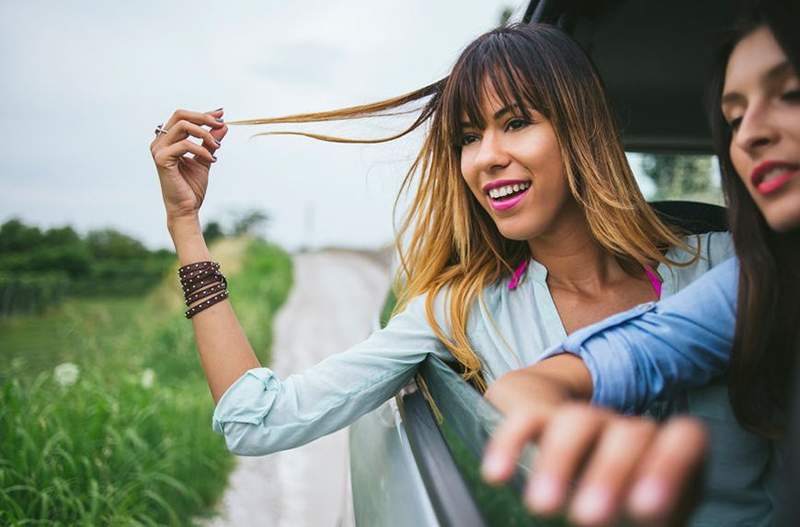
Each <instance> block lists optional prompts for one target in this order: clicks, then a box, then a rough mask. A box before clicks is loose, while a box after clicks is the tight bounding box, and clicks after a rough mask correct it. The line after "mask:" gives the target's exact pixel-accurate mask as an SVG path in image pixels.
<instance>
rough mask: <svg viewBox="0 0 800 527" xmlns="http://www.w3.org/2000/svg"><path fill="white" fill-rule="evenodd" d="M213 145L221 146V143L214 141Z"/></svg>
mask: <svg viewBox="0 0 800 527" xmlns="http://www.w3.org/2000/svg"><path fill="white" fill-rule="evenodd" d="M214 144H215V145H217V146H222V143H220V142H219V140H218V139H214Z"/></svg>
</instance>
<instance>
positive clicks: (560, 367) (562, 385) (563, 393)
mask: <svg viewBox="0 0 800 527" xmlns="http://www.w3.org/2000/svg"><path fill="white" fill-rule="evenodd" d="M591 397H592V378H591V375H590V374H589V370H588V369H587V368H586V366H585V365H584V363H583V361H582V360H580V359H579V358H577V357H575V356H572V355H567V354H564V355H557V356H555V357H552V358H550V359H547V360H545V361H542V362H540V363H537V364H534V365H533V366H529V367H527V368H523V369H520V370H515V371H512V372H510V373H507V374H506V375H504V376H503V377H501V378H500V379H499V380H498V381H497V382H496V383H494V384H493V385H492V386H490V387H489V389H488V390H487V392H486V398H487V399H488V400H489V401H490V402H491V403H492V404H494V405H495V406H496V407H497V408H498V409H499V410H500V411H501V412H503V413H505V414H507V413H509V412H511V411H513V410H515V409H517V408H518V407H519V406H527V405H534V404H538V405H545V404H547V405H557V404H559V403H562V402H565V401H568V400H575V399H578V400H588V399H591Z"/></svg>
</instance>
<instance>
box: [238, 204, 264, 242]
mask: <svg viewBox="0 0 800 527" xmlns="http://www.w3.org/2000/svg"><path fill="white" fill-rule="evenodd" d="M269 221H270V217H269V214H267V213H266V212H265V211H263V210H260V209H249V210H245V211H242V212H238V213H236V214H235V216H234V220H233V225H232V227H231V233H232V234H233V235H234V236H241V235H243V234H255V233H256V231H258V230H259V229H264V228H266V226H267V225H268V224H269Z"/></svg>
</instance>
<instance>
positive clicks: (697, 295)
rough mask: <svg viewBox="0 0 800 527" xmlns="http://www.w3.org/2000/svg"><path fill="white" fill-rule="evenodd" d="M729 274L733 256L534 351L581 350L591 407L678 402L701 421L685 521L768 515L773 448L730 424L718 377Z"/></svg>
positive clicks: (734, 284)
mask: <svg viewBox="0 0 800 527" xmlns="http://www.w3.org/2000/svg"><path fill="white" fill-rule="evenodd" d="M738 277H739V264H738V261H737V260H736V259H735V258H731V259H729V260H728V261H726V262H724V263H722V264H720V265H718V266H716V267H715V268H714V269H713V270H711V271H709V272H708V273H706V274H705V275H704V276H703V277H701V278H700V279H698V280H697V281H696V282H694V283H693V284H692V285H690V286H689V287H687V288H686V289H684V290H682V291H681V292H680V293H678V294H676V295H674V296H671V297H669V298H666V299H664V300H663V301H661V302H658V303H655V302H651V303H647V304H642V305H640V306H637V307H636V308H634V309H632V310H630V311H627V312H624V313H620V314H617V315H615V316H612V317H610V318H608V319H606V320H604V321H602V322H599V323H597V324H594V325H592V326H589V327H586V328H583V329H581V330H579V331H576V332H575V333H573V334H572V335H570V336H569V337H568V338H567V339H566V340H565V341H564V343H563V344H561V345H558V346H556V347H555V348H553V349H551V350H548V351H547V352H546V353H545V354H544V355H542V357H541V358H540V360H544V359H546V358H549V357H552V356H553V355H557V354H560V353H564V352H568V353H572V354H575V355H577V356H579V357H581V359H583V361H584V363H585V364H586V366H587V368H588V369H589V371H590V373H591V377H592V381H593V383H594V393H593V399H592V400H593V402H594V403H595V404H598V405H602V406H607V407H611V408H614V409H616V410H618V411H621V412H623V413H628V414H639V413H642V412H643V411H645V410H646V409H648V408H652V405H653V403H654V402H659V401H664V400H665V399H666V400H669V401H673V402H675V401H680V402H681V403H679V404H678V406H679V407H680V408H679V410H682V411H683V412H686V413H689V414H691V415H694V416H695V417H697V418H699V419H701V420H702V421H703V422H704V424H705V425H706V427H707V429H708V431H709V435H710V444H711V452H710V457H709V460H708V464H707V472H706V481H705V489H704V493H705V499H704V500H703V502H702V503H701V505H700V506H699V507H698V509H697V511H695V513H694V515H693V516H692V518H691V522H690V524H691V525H693V526H714V525H726V526H727V525H741V526H745V525H747V526H751V525H755V526H760V525H764V526H766V525H771V524H772V522H773V514H774V512H773V511H774V508H775V505H776V503H775V500H776V490H777V489H776V485H777V471H778V470H779V468H780V464H781V455H780V452H779V451H778V449H777V445H776V444H775V443H774V442H773V441H770V440H768V439H765V438H762V437H760V436H758V435H756V434H753V433H750V432H748V431H746V430H744V429H743V428H741V427H740V426H739V425H738V422H737V421H736V417H735V415H734V414H733V409H732V408H731V406H730V404H729V402H728V393H727V387H726V384H725V380H724V378H723V377H722V375H723V374H724V372H725V370H726V368H727V365H728V361H729V359H730V350H731V343H732V342H733V336H734V330H735V325H736V297H737V289H738Z"/></svg>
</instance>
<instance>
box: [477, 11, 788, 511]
mask: <svg viewBox="0 0 800 527" xmlns="http://www.w3.org/2000/svg"><path fill="white" fill-rule="evenodd" d="M798 15H799V14H798V6H797V5H795V4H790V3H788V2H775V1H762V2H757V3H755V4H754V5H753V7H752V8H751V11H750V12H749V13H748V15H747V17H746V18H745V22H744V23H743V24H742V25H741V26H740V28H739V29H738V30H737V32H736V34H735V35H734V36H733V37H732V38H731V40H730V43H729V44H728V45H727V46H725V47H724V48H723V50H722V53H721V56H720V61H719V65H718V68H717V71H716V72H715V73H716V75H715V77H714V79H715V80H714V82H713V83H712V85H711V91H710V95H711V97H710V98H711V104H710V112H711V120H712V131H713V134H714V141H715V146H716V150H717V154H718V156H719V158H720V162H721V166H722V171H723V187H724V190H725V194H726V197H727V201H728V205H729V214H730V225H731V230H732V234H733V237H734V243H735V247H736V253H737V257H738V259H737V260H731V261H730V262H726V263H725V264H722V265H720V266H718V267H717V268H716V269H714V270H713V271H711V272H710V273H708V274H707V275H706V276H704V277H702V278H701V279H700V280H698V281H697V282H696V283H695V284H693V285H692V286H690V287H688V288H687V289H685V290H684V291H683V292H681V293H680V294H678V295H676V296H673V297H671V298H670V299H667V300H665V301H664V302H662V303H660V304H652V305H644V306H641V307H640V308H638V309H637V310H634V311H632V312H629V313H624V314H620V315H618V316H616V317H612V318H611V319H609V320H608V321H604V322H601V323H600V324H598V325H596V326H593V327H589V328H586V329H584V330H582V331H579V332H577V333H576V334H574V335H572V336H570V337H569V338H568V339H567V341H565V343H563V345H561V346H559V347H557V348H556V349H555V350H553V351H551V352H548V353H547V354H546V355H545V357H548V358H546V359H545V360H543V361H541V362H539V363H538V364H536V365H534V366H532V367H530V368H528V369H526V370H521V371H519V372H513V373H511V374H509V375H507V376H506V377H504V378H502V379H500V380H499V381H498V382H497V383H495V384H494V385H493V386H492V387H491V388H490V390H489V392H488V394H487V397H489V398H490V399H491V400H492V401H493V402H495V403H496V404H497V405H498V406H499V407H501V408H502V409H503V410H504V411H505V412H506V413H507V415H508V419H507V422H506V424H505V425H504V426H503V427H501V428H500V429H499V430H498V431H497V434H496V436H495V438H494V442H493V444H492V445H490V447H489V449H488V451H487V457H486V464H485V469H486V470H485V473H486V475H487V478H488V479H490V480H492V481H498V480H502V479H505V478H506V477H508V474H509V472H510V470H511V468H512V467H513V460H514V459H515V458H516V456H517V455H518V449H519V448H520V447H521V445H522V444H524V440H525V439H532V438H535V437H539V436H541V438H542V441H541V445H540V451H539V456H538V457H537V460H536V462H535V468H534V471H533V473H534V474H535V479H534V481H533V482H532V484H531V489H530V491H531V493H532V497H531V500H530V503H531V506H532V508H533V509H534V510H537V511H540V512H552V511H554V510H557V509H559V508H560V507H561V506H562V504H563V503H564V501H565V498H566V488H567V487H566V482H567V481H568V480H570V479H571V478H572V476H573V474H574V473H575V471H576V469H577V466H578V462H579V460H580V459H584V456H585V455H586V453H587V451H589V450H590V449H592V447H593V445H597V448H596V450H595V452H596V455H595V457H594V459H593V460H592V461H591V462H590V463H589V468H588V469H587V471H586V476H585V477H584V479H583V481H582V482H581V483H580V485H579V488H578V491H577V494H576V497H575V500H574V501H573V508H572V511H573V516H574V519H576V520H577V521H579V522H580V523H584V524H588V525H594V524H597V523H603V522H605V521H608V519H609V518H610V517H612V516H613V515H614V514H615V513H616V512H617V511H618V509H619V505H620V502H621V501H623V500H624V499H626V496H628V491H626V489H630V496H631V498H630V499H631V502H630V503H629V505H630V510H631V511H632V512H633V513H638V515H639V517H642V516H645V517H646V516H648V515H650V514H658V513H663V512H664V511H665V510H666V509H667V508H668V507H667V506H668V505H669V504H670V503H673V504H674V500H675V499H676V496H677V494H676V492H675V491H676V488H677V487H676V485H675V483H676V481H678V480H680V478H681V477H683V476H684V475H685V474H686V473H687V470H684V469H688V467H690V466H692V465H693V464H694V463H695V462H696V461H697V459H698V456H697V455H696V454H697V452H699V451H700V450H701V448H702V445H703V440H702V436H699V435H698V434H697V430H696V429H685V430H686V431H685V435H684V434H681V433H679V434H677V435H675V436H674V437H675V438H677V441H675V439H674V438H673V439H671V441H675V442H671V443H670V444H671V446H670V448H666V449H663V448H662V447H663V444H661V445H659V444H658V441H659V440H658V437H659V435H658V432H657V430H656V428H655V427H653V426H649V425H647V424H643V423H641V422H636V421H634V422H631V421H630V420H626V419H623V418H615V417H613V416H612V415H611V414H609V413H607V412H605V411H603V410H601V409H591V408H589V407H588V406H584V405H578V406H570V407H564V408H562V407H561V406H560V403H561V402H563V401H564V400H565V399H574V398H592V400H593V402H595V403H596V404H598V405H600V406H608V407H611V408H614V409H617V410H621V411H623V412H626V413H637V412H640V411H641V410H643V409H644V408H646V407H647V406H648V405H649V404H650V403H651V402H652V401H654V400H655V399H656V398H658V397H660V396H663V395H674V394H675V393H676V392H677V391H679V390H680V389H682V388H685V387H687V386H703V385H705V384H706V383H708V382H709V381H710V380H712V379H714V378H716V377H717V376H719V375H722V374H724V373H727V377H726V378H725V379H724V381H725V382H726V383H727V386H728V388H729V393H730V401H731V406H732V408H733V411H734V413H735V416H736V418H737V420H738V422H739V423H740V424H741V426H742V427H744V428H746V429H747V430H749V431H751V432H753V433H754V434H756V435H757V436H758V437H761V438H763V439H764V441H774V440H778V439H780V438H782V437H783V435H784V431H785V429H786V426H787V415H788V411H789V408H788V407H789V403H788V401H789V388H790V382H791V374H792V372H793V371H795V370H794V367H793V365H794V363H795V362H796V361H797V358H798V357H799V356H800V301H799V300H798V298H800V78H798V72H799V71H800V34H799V33H798V32H797V30H796V28H797V25H798V22H800V16H798ZM565 352H566V353H565ZM557 410H563V411H558V412H557ZM557 413H558V415H556V414H557ZM706 417H710V418H711V419H709V420H708V423H709V425H710V426H711V428H712V435H711V438H712V441H711V461H712V466H711V473H710V479H714V477H715V470H716V471H717V475H719V474H721V473H723V472H724V473H725V474H727V475H728V476H729V477H730V484H731V485H732V486H739V487H740V488H741V489H742V490H745V485H744V483H745V482H744V481H743V480H742V479H737V478H736V476H737V475H741V474H742V473H743V471H744V470H746V469H748V468H752V467H753V466H756V465H757V464H758V463H764V458H763V455H762V454H759V453H758V452H753V451H747V452H745V451H743V452H742V457H740V458H739V459H724V460H722V461H720V462H724V463H726V464H727V467H718V466H717V465H715V454H718V453H719V452H720V451H722V450H724V449H726V448H727V447H728V445H727V444H726V442H727V441H728V440H729V438H728V437H726V436H724V435H719V434H718V435H716V436H715V434H714V427H715V426H716V425H717V424H718V423H719V420H720V419H722V418H724V416H723V415H720V414H713V413H712V414H711V415H707V416H706ZM681 426H685V423H682V424H681ZM692 426H693V425H689V427H690V428H691V427H692ZM682 436H683V437H686V438H687V439H688V440H689V441H690V443H691V445H693V448H691V449H689V450H691V454H690V455H689V456H688V457H689V458H691V459H688V461H687V456H686V454H687V449H686V446H687V445H681V444H680V438H681V437H682ZM564 437H568V438H570V439H568V440H567V441H566V442H564V441H555V440H554V438H564ZM754 444H755V443H754ZM650 445H655V446H654V448H656V450H657V457H658V459H659V460H660V461H656V462H653V459H652V458H653V452H652V451H651V450H648V449H649V447H650ZM793 448H797V445H794V446H793ZM670 456H675V458H674V459H675V461H676V464H677V466H678V467H679V468H680V470H677V471H675V470H673V471H672V472H671V473H670V467H669V458H670ZM754 456H755V457H754ZM615 460H616V461H615ZM717 460H718V461H719V458H718V457H717ZM684 461H687V462H684ZM767 461H768V462H767V463H765V464H764V472H763V477H762V480H761V481H756V482H754V483H756V484H758V485H759V486H761V490H762V494H763V495H764V496H766V498H767V499H768V500H770V501H771V500H773V499H774V498H775V496H776V493H775V489H773V488H770V485H771V484H772V483H773V481H774V479H773V477H772V472H773V470H774V469H775V468H776V466H777V465H779V464H780V455H774V454H773V455H771V456H769V457H768V458H767ZM640 462H644V464H645V466H651V467H652V466H655V465H658V467H659V468H658V469H653V470H649V469H644V470H643V471H641V470H642V469H641V468H640V467H639V464H640ZM737 464H738V465H737ZM748 464H749V465H750V467H748ZM659 470H661V471H662V472H661V473H660V474H659ZM540 480H541V481H543V482H546V483H545V484H542V485H540V489H539V490H537V489H536V487H537V481H540ZM637 481H638V483H639V484H638V485H632V483H633V482H637ZM554 482H555V483H554ZM546 487H549V488H546ZM711 497H712V498H713V496H711ZM754 497H755V498H756V499H757V496H756V495H755V494H753V493H750V494H749V498H746V497H745V496H742V500H741V501H742V504H743V505H744V504H745V503H744V502H745V501H746V499H750V500H752V499H753V498H754ZM765 505H767V509H766V510H767V511H769V514H766V515H764V514H760V515H758V516H754V517H751V518H749V519H748V520H747V521H746V522H744V523H743V524H748V525H752V524H762V523H763V524H770V523H771V521H772V518H773V516H772V512H771V511H772V509H773V506H772V505H771V503H765ZM718 523H719V524H726V525H727V524H730V523H731V522H730V521H720V522H718Z"/></svg>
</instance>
